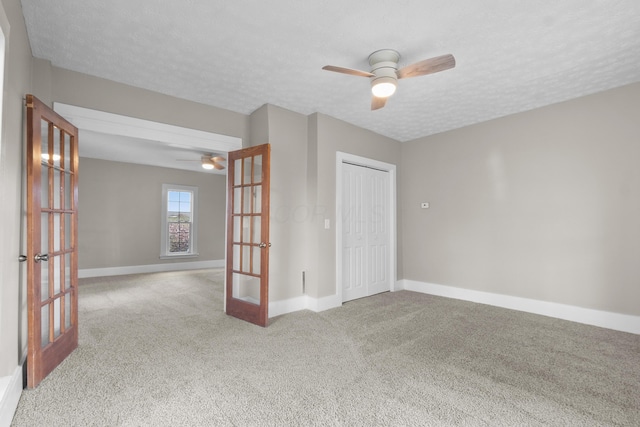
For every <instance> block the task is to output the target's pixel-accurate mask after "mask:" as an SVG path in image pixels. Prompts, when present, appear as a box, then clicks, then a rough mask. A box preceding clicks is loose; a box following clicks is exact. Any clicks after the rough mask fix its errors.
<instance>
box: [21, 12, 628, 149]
mask: <svg viewBox="0 0 640 427" xmlns="http://www.w3.org/2000/svg"><path fill="white" fill-rule="evenodd" d="M22 5H23V11H24V16H25V20H26V24H27V29H28V34H29V40H30V43H31V48H32V51H33V55H34V56H35V57H38V58H44V59H48V60H50V61H51V62H52V64H53V65H55V66H58V67H61V68H66V69H70V70H74V71H79V72H82V73H86V74H91V75H94V76H99V77H103V78H106V79H109V80H114V81H117V82H122V83H126V84H129V85H133V86H138V87H141V88H145V89H150V90H153V91H157V92H161V93H165V94H168V95H173V96H176V97H180V98H185V99H190V100H193V101H197V102H201V103H204V104H209V105H213V106H216V107H221V108H225V109H228V110H232V111H236V112H240V113H244V114H250V113H251V112H253V111H254V110H256V109H257V108H259V107H260V106H261V105H263V104H265V103H270V104H273V105H277V106H280V107H283V108H287V109H289V110H293V111H296V112H299V113H302V114H311V113H314V112H320V113H324V114H328V115H330V116H333V117H336V118H338V119H342V120H344V121H347V122H350V123H353V124H355V125H357V126H360V127H363V128H366V129H370V130H372V131H375V132H378V133H380V134H382V135H386V136H389V137H391V138H394V139H396V140H399V141H407V140H412V139H415V138H418V137H421V136H425V135H430V134H434V133H438V132H443V131H446V130H450V129H455V128H459V127H462V126H466V125H470V124H473V123H477V122H481V121H486V120H490V119H493V118H497V117H501V116H505V115H508V114H512V113H516V112H520V111H525V110H529V109H532V108H536V107H540V106H544V105H547V104H552V103H556V102H559V101H563V100H567V99H571V98H575V97H579V96H583V95H587V94H590V93H594V92H598V91H602V90H605V89H609V88H613V87H617V86H622V85H625V84H628V83H632V82H638V81H640V1H638V0H622V1H614V0H609V1H604V0H598V1H594V0H563V1H558V0H539V1H523V0H511V1H505V0H485V1H471V0H467V1H455V0H420V1H411V0H395V1H388V0H387V1H381V0H366V1H363V0H349V1H346V0H323V1H293V0H271V1H260V0H253V1H248V0H234V1H210V0H187V1H170V0H136V1H131V0H109V1H87V0H65V1H51V0H22ZM382 48H392V49H396V50H398V51H399V52H400V54H401V55H402V57H401V59H400V64H399V65H400V66H403V65H408V64H411V63H413V62H416V61H419V60H422V59H425V58H430V57H433V56H437V55H442V54H446V53H451V54H453V55H454V56H455V57H456V60H457V66H456V68H454V69H453V70H448V71H444V72H442V73H438V74H434V75H429V76H422V77H417V78H413V79H406V80H401V81H400V82H399V87H398V91H397V92H396V94H395V95H394V96H393V97H392V98H391V99H389V101H388V102H387V106H386V107H385V108H383V109H381V110H378V111H370V89H369V81H368V80H367V79H365V78H362V77H353V76H347V75H341V74H337V73H331V72H327V71H323V70H322V69H321V67H322V66H324V65H327V64H331V65H338V66H343V67H349V68H358V69H364V70H368V63H367V56H368V55H369V54H370V53H371V52H373V51H375V50H378V49H382Z"/></svg>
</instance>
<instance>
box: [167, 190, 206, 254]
mask: <svg viewBox="0 0 640 427" xmlns="http://www.w3.org/2000/svg"><path fill="white" fill-rule="evenodd" d="M162 187H163V189H162V199H163V203H162V205H163V221H162V246H163V247H162V251H161V254H160V255H161V257H163V256H164V257H172V256H179V255H187V256H192V255H197V251H196V211H197V210H196V203H197V194H198V193H197V191H198V189H197V188H196V187H188V186H183V185H170V184H164V185H163V186H162Z"/></svg>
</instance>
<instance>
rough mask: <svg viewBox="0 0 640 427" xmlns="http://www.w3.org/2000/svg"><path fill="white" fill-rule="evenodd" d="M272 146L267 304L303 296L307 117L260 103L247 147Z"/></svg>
mask: <svg viewBox="0 0 640 427" xmlns="http://www.w3.org/2000/svg"><path fill="white" fill-rule="evenodd" d="M267 142H268V143H270V144H271V194H270V196H271V200H270V202H271V210H270V226H269V233H270V241H271V243H272V245H273V246H272V247H271V249H270V251H269V300H270V301H278V300H283V299H289V298H295V297H298V296H301V295H302V271H303V270H304V269H305V261H306V251H307V248H308V245H307V242H306V241H305V233H306V228H307V221H308V218H309V215H308V209H307V205H306V201H307V200H306V185H307V184H306V177H307V176H306V169H307V166H306V158H307V117H306V116H304V115H302V114H298V113H294V112H292V111H289V110H286V109H284V108H279V107H276V106H273V105H264V106H262V107H261V108H259V109H258V110H256V111H255V112H254V113H253V114H252V115H251V145H260V144H265V143H267Z"/></svg>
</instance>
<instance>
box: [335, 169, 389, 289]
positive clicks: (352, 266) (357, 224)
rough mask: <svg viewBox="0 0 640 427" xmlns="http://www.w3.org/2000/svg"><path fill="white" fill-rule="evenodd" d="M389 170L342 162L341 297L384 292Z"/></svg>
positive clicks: (386, 287) (386, 266) (387, 251)
mask: <svg viewBox="0 0 640 427" xmlns="http://www.w3.org/2000/svg"><path fill="white" fill-rule="evenodd" d="M389 185H390V181H389V173H388V172H385V171H380V170H377V169H372V168H367V167H363V166H357V165H352V164H349V163H343V164H342V186H343V187H342V218H341V219H340V220H341V221H342V245H343V247H342V289H343V291H342V300H343V301H350V300H353V299H357V298H362V297H366V296H369V295H374V294H377V293H380V292H386V291H389V290H390V289H391V279H390V272H389V265H390V260H389V257H390V256H391V253H390V232H389V215H390V206H389Z"/></svg>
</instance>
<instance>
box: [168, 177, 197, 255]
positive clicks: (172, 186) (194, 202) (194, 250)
mask: <svg viewBox="0 0 640 427" xmlns="http://www.w3.org/2000/svg"><path fill="white" fill-rule="evenodd" d="M169 191H186V192H190V193H191V209H192V212H191V214H192V217H191V247H190V248H189V252H178V253H171V252H169V224H168V215H167V214H168V212H169V209H168V200H169ZM161 215H162V219H161V222H160V258H161V259H175V258H193V257H197V256H198V255H199V254H198V187H192V186H189V185H178V184H162V211H161Z"/></svg>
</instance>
